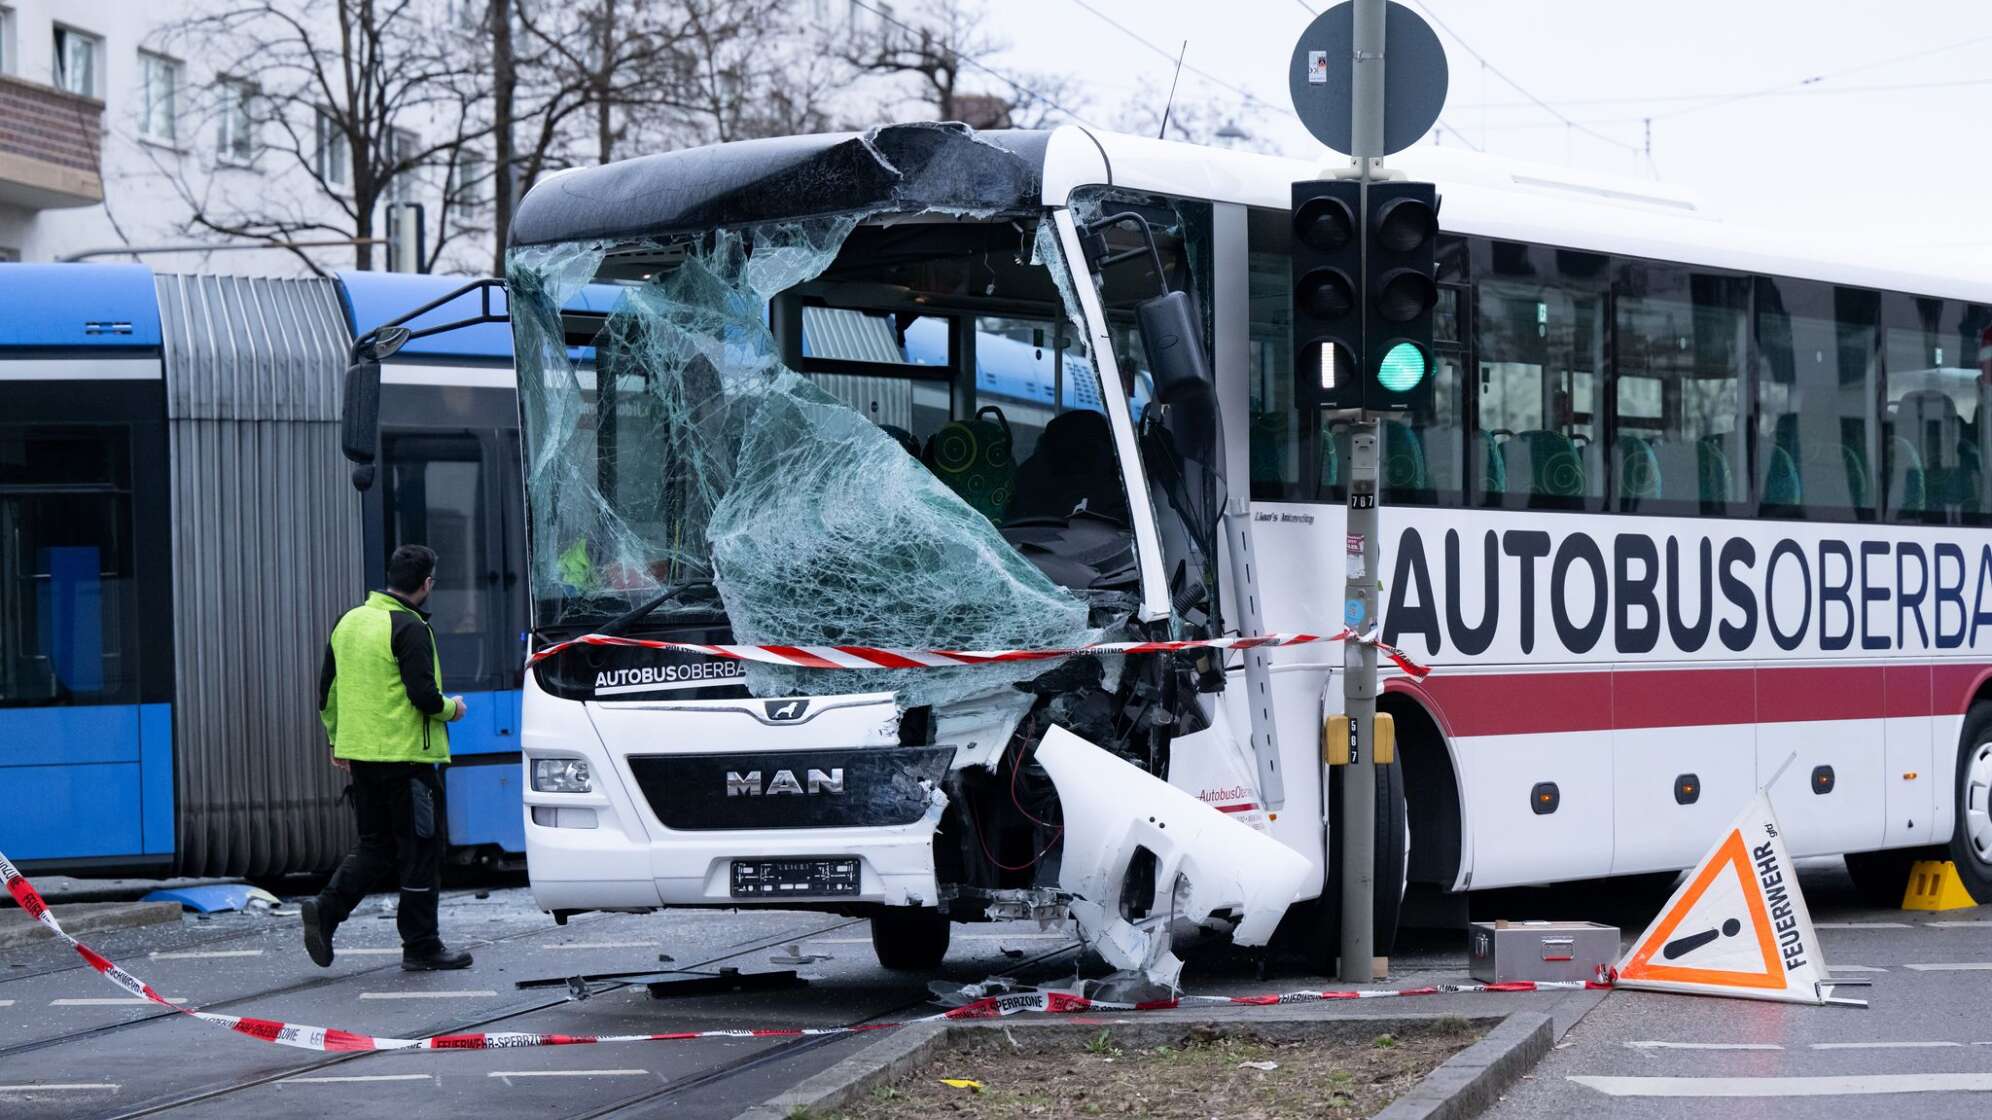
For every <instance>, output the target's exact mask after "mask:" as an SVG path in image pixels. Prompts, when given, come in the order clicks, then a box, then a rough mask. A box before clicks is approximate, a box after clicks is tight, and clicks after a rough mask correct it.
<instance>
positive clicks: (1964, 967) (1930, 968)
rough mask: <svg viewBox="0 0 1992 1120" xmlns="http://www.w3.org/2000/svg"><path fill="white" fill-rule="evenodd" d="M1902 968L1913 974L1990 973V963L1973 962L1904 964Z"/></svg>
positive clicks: (1991, 962)
mask: <svg viewBox="0 0 1992 1120" xmlns="http://www.w3.org/2000/svg"><path fill="white" fill-rule="evenodd" d="M1902 967H1903V968H1907V969H1910V970H1912V971H1915V972H1992V961H1975V962H1971V963H1968V964H1905V965H1903V966H1902Z"/></svg>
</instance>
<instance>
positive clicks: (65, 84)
mask: <svg viewBox="0 0 1992 1120" xmlns="http://www.w3.org/2000/svg"><path fill="white" fill-rule="evenodd" d="M103 56H104V41H103V40H102V39H99V38H97V37H96V36H95V35H91V34H88V33H87V32H82V31H78V30H76V29H75V28H72V27H61V26H58V27H57V28H56V29H55V84H56V87H57V88H58V89H63V90H67V91H69V92H70V93H77V94H82V95H83V96H84V97H95V96H97V91H98V90H99V89H100V88H102V86H101V82H102V80H103V79H102V76H101V71H102V69H103V67H102V65H101V60H102V59H103Z"/></svg>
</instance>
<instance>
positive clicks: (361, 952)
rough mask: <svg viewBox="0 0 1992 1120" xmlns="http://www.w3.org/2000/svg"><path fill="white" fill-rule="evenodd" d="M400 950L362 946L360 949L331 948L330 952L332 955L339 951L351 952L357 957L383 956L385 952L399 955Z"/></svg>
mask: <svg viewBox="0 0 1992 1120" xmlns="http://www.w3.org/2000/svg"><path fill="white" fill-rule="evenodd" d="M400 952H401V950H399V949H364V948H362V949H334V950H332V953H333V955H334V956H337V955H338V954H340V953H351V954H352V955H354V956H359V957H384V956H386V955H387V954H389V953H394V954H397V955H399V954H400Z"/></svg>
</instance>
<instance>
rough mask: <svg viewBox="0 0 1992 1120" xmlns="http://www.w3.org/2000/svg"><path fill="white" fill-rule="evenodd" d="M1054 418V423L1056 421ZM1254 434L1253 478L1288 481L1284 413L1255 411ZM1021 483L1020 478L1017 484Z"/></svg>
mask: <svg viewBox="0 0 1992 1120" xmlns="http://www.w3.org/2000/svg"><path fill="white" fill-rule="evenodd" d="M1057 422H1058V421H1057V420H1056V419H1054V420H1053V421H1052V423H1054V424H1055V423H1057ZM1249 423H1250V424H1251V428H1252V436H1251V439H1250V440H1249V441H1248V443H1247V446H1248V447H1249V448H1250V451H1249V453H1248V454H1249V458H1250V460H1251V466H1252V481H1254V482H1283V481H1285V480H1286V448H1287V445H1288V441H1290V440H1292V439H1293V436H1294V432H1293V430H1292V429H1291V428H1290V427H1289V426H1288V425H1289V424H1290V423H1291V420H1290V419H1289V414H1288V413H1285V412H1254V413H1253V414H1252V418H1251V420H1250V421H1249ZM1018 485H1019V486H1021V485H1022V482H1021V480H1020V481H1019V483H1018Z"/></svg>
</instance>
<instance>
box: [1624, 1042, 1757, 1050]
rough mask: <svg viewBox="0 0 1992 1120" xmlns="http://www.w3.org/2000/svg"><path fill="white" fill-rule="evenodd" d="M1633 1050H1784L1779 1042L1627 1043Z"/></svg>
mask: <svg viewBox="0 0 1992 1120" xmlns="http://www.w3.org/2000/svg"><path fill="white" fill-rule="evenodd" d="M1625 1046H1629V1048H1633V1050H1783V1046H1779V1044H1777V1042H1649V1040H1639V1042H1625Z"/></svg>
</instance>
